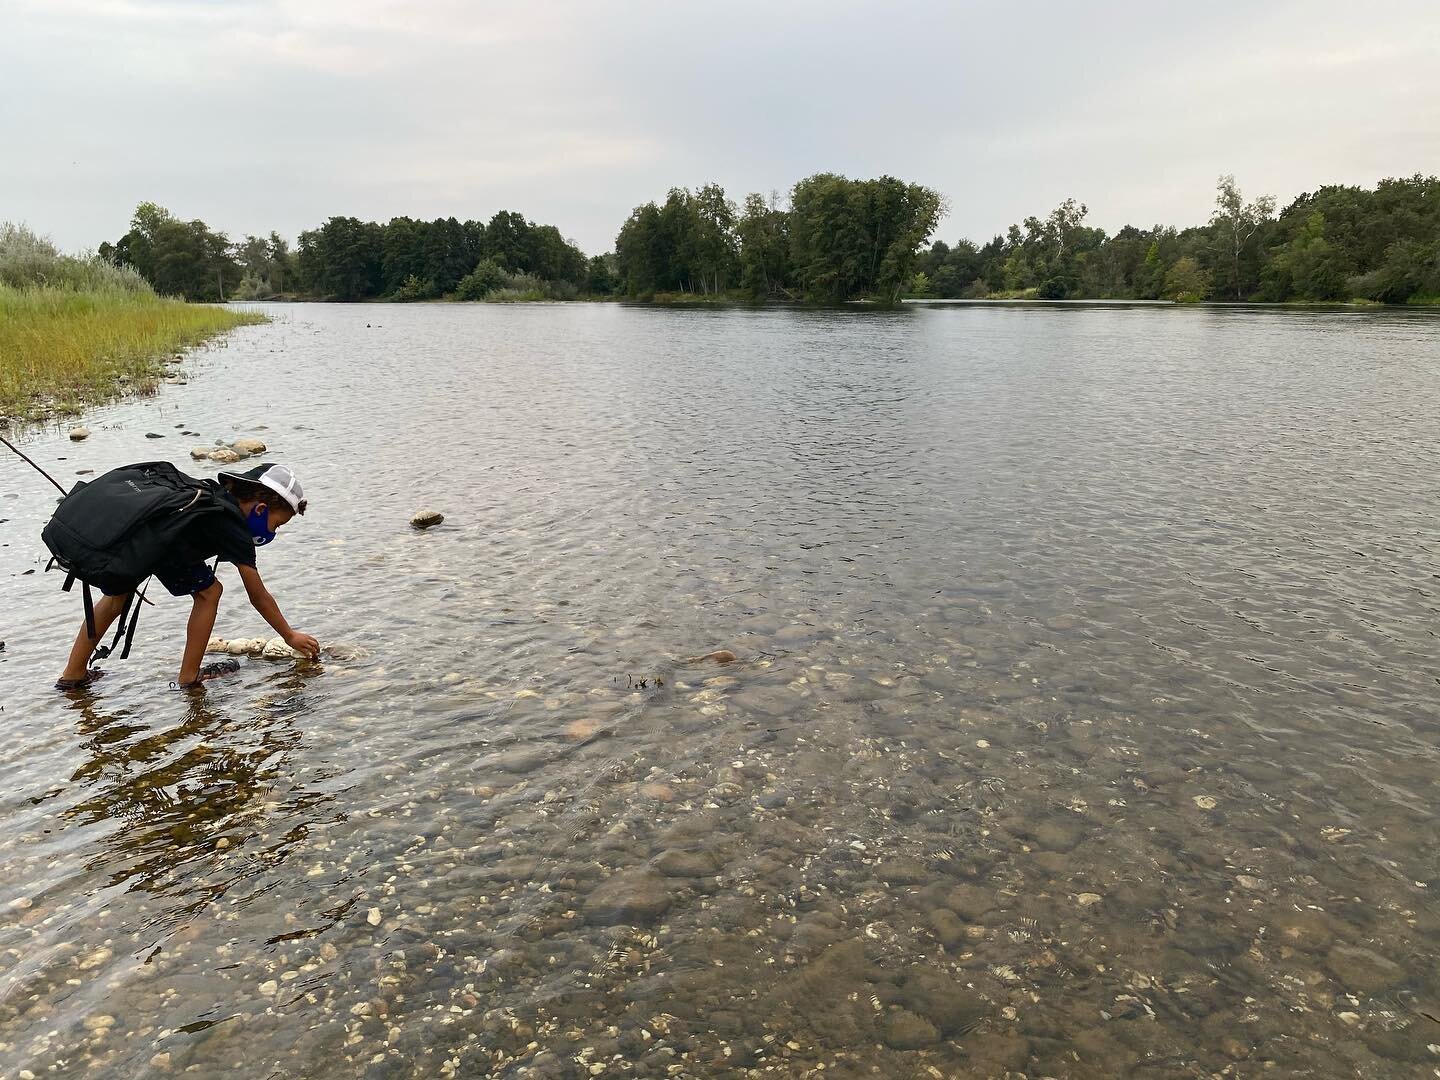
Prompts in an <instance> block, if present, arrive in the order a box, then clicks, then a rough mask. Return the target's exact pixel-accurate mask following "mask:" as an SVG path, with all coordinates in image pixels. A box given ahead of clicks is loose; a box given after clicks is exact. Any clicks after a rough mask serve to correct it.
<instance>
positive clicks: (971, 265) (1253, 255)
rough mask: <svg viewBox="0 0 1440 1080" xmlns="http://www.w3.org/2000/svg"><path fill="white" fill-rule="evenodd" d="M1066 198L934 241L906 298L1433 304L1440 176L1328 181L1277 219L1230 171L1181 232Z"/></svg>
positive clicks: (1438, 275)
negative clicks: (1208, 210)
mask: <svg viewBox="0 0 1440 1080" xmlns="http://www.w3.org/2000/svg"><path fill="white" fill-rule="evenodd" d="M1086 214H1087V209H1086V207H1085V206H1084V205H1083V204H1080V203H1077V202H1075V200H1073V199H1067V200H1066V201H1065V202H1064V203H1062V204H1061V205H1060V206H1059V207H1057V208H1056V209H1054V210H1053V211H1051V212H1050V213H1049V214H1048V215H1047V216H1046V217H1044V218H1037V217H1028V218H1026V219H1025V220H1024V221H1023V222H1022V223H1021V224H1019V225H1012V226H1010V228H1009V229H1008V230H1007V231H1006V233H1005V234H1004V235H1000V236H995V237H994V238H992V239H991V240H990V241H989V243H986V244H984V245H978V244H975V243H973V242H972V241H969V240H961V241H958V242H957V243H955V244H953V245H950V244H946V243H944V242H941V241H937V242H936V243H934V244H932V245H931V246H930V248H929V249H928V250H927V251H925V252H923V253H922V254H921V255H920V256H919V258H918V260H917V273H916V277H915V280H914V281H913V282H912V295H919V296H936V297H954V298H971V299H984V298H987V297H1025V298H1028V297H1035V298H1039V299H1055V300H1059V299H1067V298H1085V299H1118V300H1161V299H1164V300H1178V301H1198V300H1230V301H1237V300H1258V301H1265V302H1284V301H1349V300H1371V301H1376V302H1379V303H1386V304H1403V303H1406V302H1420V301H1430V302H1440V179H1437V178H1436V177H1434V176H1428V177H1427V176H1421V175H1416V176H1412V177H1405V178H1395V179H1386V180H1381V181H1380V182H1379V183H1378V184H1376V186H1375V187H1374V188H1373V189H1369V188H1364V187H1353V186H1343V185H1331V186H1327V187H1322V188H1319V189H1318V190H1316V191H1314V192H1307V193H1305V194H1303V195H1300V196H1299V197H1298V198H1296V199H1294V200H1293V201H1292V202H1291V203H1290V204H1289V205H1288V206H1286V207H1285V208H1284V209H1283V210H1281V211H1280V212H1279V213H1278V214H1276V212H1275V200H1274V199H1273V198H1272V197H1270V196H1268V195H1266V196H1260V197H1258V198H1255V199H1252V200H1249V201H1247V200H1246V199H1245V197H1244V195H1243V193H1242V192H1241V191H1240V189H1239V188H1238V187H1237V186H1236V183H1235V179H1234V177H1232V176H1222V177H1220V180H1219V182H1218V184H1217V189H1216V197H1215V209H1214V212H1213V213H1212V214H1211V215H1210V219H1209V221H1207V222H1206V223H1205V224H1204V225H1196V226H1192V227H1190V228H1186V229H1175V228H1173V227H1170V226H1166V225H1155V226H1152V227H1150V228H1137V227H1135V226H1133V225H1127V226H1125V227H1124V228H1123V229H1120V230H1119V231H1118V232H1116V233H1115V234H1114V235H1113V236H1110V235H1107V234H1106V233H1105V231H1104V230H1103V229H1097V228H1092V227H1090V226H1087V225H1086V224H1085V217H1086Z"/></svg>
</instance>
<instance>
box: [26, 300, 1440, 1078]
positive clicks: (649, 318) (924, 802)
mask: <svg viewBox="0 0 1440 1080" xmlns="http://www.w3.org/2000/svg"><path fill="white" fill-rule="evenodd" d="M274 310H276V311H277V312H278V313H279V315H280V318H279V319H278V321H277V322H276V323H274V324H272V325H270V326H267V327H259V328H251V329H246V330H242V331H240V332H238V333H237V334H236V335H234V336H233V337H232V338H231V340H230V343H229V344H228V346H227V347H224V348H215V349H210V350H207V351H205V352H203V353H201V354H200V356H199V357H198V358H197V359H195V360H194V361H192V367H193V368H194V371H193V373H192V378H191V379H190V382H189V383H188V384H187V385H185V386H172V387H169V388H167V389H166V391H165V393H163V394H162V395H159V396H158V397H156V398H153V399H147V400H142V401H133V402H126V403H121V404H118V405H115V406H111V407H108V408H106V409H104V410H100V411H99V412H97V413H96V414H95V415H94V416H93V417H91V418H90V419H89V421H88V422H89V426H90V427H91V428H92V430H93V434H92V437H91V438H90V439H89V440H87V441H86V442H85V443H84V444H71V443H69V441H68V440H66V439H65V437H64V432H63V431H54V432H39V433H36V434H35V436H34V437H33V438H31V439H29V440H28V444H27V450H28V451H30V452H32V453H33V454H35V455H36V456H37V457H38V458H39V459H40V460H41V461H42V463H45V464H47V465H50V464H56V463H58V465H59V467H60V468H62V469H63V468H65V467H66V466H72V467H74V468H95V469H99V468H105V467H109V466H111V465H115V464H119V463H122V462H125V461H130V460H140V459H144V458H152V457H154V456H155V454H156V453H157V452H160V453H163V451H157V450H156V449H155V447H156V446H165V445H167V444H163V443H159V442H158V441H151V442H148V443H147V442H146V441H145V439H144V435H145V433H146V432H147V431H163V430H167V426H166V425H167V423H168V426H169V427H173V426H174V425H176V424H183V425H185V427H186V429H187V430H196V431H200V432H202V435H203V437H204V438H205V439H206V440H207V441H208V440H209V439H211V438H218V437H222V436H223V437H227V438H229V437H232V436H236V435H241V434H247V433H251V432H253V431H255V430H258V429H259V428H260V426H261V425H263V426H264V429H265V438H266V442H267V443H269V444H270V446H271V447H272V448H273V453H274V457H275V458H276V459H278V460H286V461H289V462H291V463H293V464H295V465H296V467H297V468H298V469H299V470H300V471H301V474H302V475H303V476H304V477H305V480H306V483H307V490H308V491H313V492H314V493H315V495H314V499H313V503H312V510H311V512H310V513H309V514H308V515H307V516H306V519H305V520H304V521H303V522H300V523H297V525H296V526H295V527H294V528H291V529H287V530H286V534H283V535H282V541H283V542H282V543H280V544H278V545H276V546H275V547H273V548H269V549H267V551H266V552H265V553H264V558H263V568H264V570H265V573H266V578H267V581H269V582H270V583H271V584H272V587H273V589H274V591H275V592H276V594H277V596H279V598H280V600H281V602H282V604H283V605H284V607H285V610H286V611H287V613H290V614H291V617H292V619H293V620H294V621H295V622H296V623H297V624H298V625H300V626H302V627H304V628H305V629H307V630H310V631H312V632H314V633H316V634H317V635H318V636H320V637H321V638H322V640H326V641H335V642H342V643H345V644H347V645H350V646H351V647H352V648H351V651H349V652H348V653H347V654H346V656H345V657H343V658H339V657H337V658H329V659H326V660H324V661H323V662H322V663H320V664H315V665H276V664H271V663H267V662H261V661H255V662H251V663H249V664H247V665H246V666H245V668H244V669H243V670H242V672H241V673H240V674H239V675H238V676H236V677H235V678H233V679H231V680H228V681H226V682H224V683H222V684H217V685H215V686H214V687H213V688H212V689H211V690H209V691H208V692H207V693H206V694H205V696H204V698H203V699H202V700H196V699H193V698H191V697H188V696H186V695H180V694H167V693H165V692H163V691H162V689H161V688H162V687H163V685H164V682H165V680H166V679H168V678H170V677H171V665H172V664H173V663H174V655H173V654H174V651H175V642H176V638H177V635H178V634H179V633H180V632H181V630H182V627H183V620H184V610H183V607H182V606H181V605H180V604H178V603H169V602H162V603H160V604H158V605H157V606H156V608H154V609H147V613H146V616H145V619H144V620H142V624H141V631H140V640H139V643H138V645H137V652H136V656H135V658H133V659H132V660H130V661H128V662H127V663H126V664H121V665H111V667H112V669H114V671H115V673H114V674H112V675H111V677H110V678H107V679H106V680H105V681H104V682H103V683H101V684H100V685H99V686H98V687H97V688H96V689H95V691H94V692H93V693H92V694H86V695H79V696H76V697H73V698H68V699H67V698H64V697H57V696H55V695H52V694H51V693H50V692H48V691H46V690H45V689H44V687H45V686H46V685H47V683H48V680H49V679H51V678H53V675H54V671H53V668H54V667H55V665H56V664H57V663H58V661H59V658H60V656H61V654H62V653H63V650H64V646H65V642H66V641H67V639H68V637H69V635H70V634H72V633H73V630H74V626H73V624H74V623H75V622H76V620H77V615H76V612H75V611H74V610H72V609H73V607H74V604H73V601H71V600H70V599H69V598H67V597H64V596H63V595H62V594H60V593H59V592H58V590H56V589H54V588H53V587H52V584H51V583H50V582H48V581H47V580H46V579H44V578H43V577H41V576H40V575H38V574H35V575H29V576H22V575H24V572H25V571H26V570H29V569H32V568H35V569H38V568H41V567H42V566H43V562H42V561H41V559H40V551H39V550H38V545H37V543H36V541H35V535H36V534H37V533H38V529H39V525H40V524H41V522H42V521H43V519H44V516H45V514H46V513H47V512H48V509H49V507H50V506H51V505H53V504H52V503H51V502H50V499H49V497H48V496H47V495H46V494H45V493H44V491H43V490H41V489H40V488H39V487H38V486H32V485H30V484H29V478H28V477H26V476H24V475H23V474H19V473H18V472H17V473H15V474H14V475H15V476H16V477H18V479H17V480H16V483H15V487H16V489H17V493H18V496H19V497H18V498H15V499H7V500H6V502H5V503H4V507H5V514H6V517H7V520H6V521H5V522H4V523H0V530H3V537H0V541H3V543H4V544H5V545H6V546H4V547H3V548H0V568H3V569H4V571H5V577H6V580H7V584H6V586H5V589H6V592H5V598H6V601H7V610H22V608H21V607H19V606H12V605H23V610H24V612H25V618H24V620H23V622H20V623H17V624H15V625H14V627H13V629H9V628H7V630H6V634H5V636H6V637H7V639H8V640H7V648H6V651H5V652H4V653H3V654H0V663H3V670H4V672H5V676H6V678H5V688H6V700H5V701H4V702H3V703H0V704H3V705H4V706H5V711H4V715H5V716H6V717H7V718H8V720H7V722H8V725H9V730H8V735H9V737H8V738H7V739H6V740H5V742H4V744H3V746H0V768H3V770H4V771H5V774H6V777H7V781H8V782H7V783H6V784H5V785H3V788H4V791H3V792H0V822H3V825H4V828H3V829H0V869H3V871H4V872H3V875H0V880H3V881H4V882H5V884H4V885H3V886H0V905H3V910H4V912H5V916H6V917H5V918H4V919H0V957H3V958H4V960H3V964H0V1071H4V1072H5V1073H6V1075H10V1074H11V1073H12V1072H13V1073H16V1074H19V1073H20V1071H21V1070H22V1069H23V1070H29V1071H31V1072H33V1073H34V1074H35V1075H37V1076H39V1075H80V1074H82V1073H83V1074H85V1075H96V1076H102V1075H113V1076H130V1075H140V1074H142V1073H145V1074H152V1073H153V1074H155V1075H165V1074H169V1073H181V1072H183V1071H185V1070H187V1069H188V1070H193V1071H194V1072H196V1073H198V1074H202V1075H208V1074H211V1073H218V1072H220V1071H221V1070H227V1071H234V1070H235V1069H237V1068H238V1069H240V1070H241V1071H242V1072H247V1073H249V1072H259V1071H261V1070H263V1071H265V1072H266V1074H267V1075H280V1076H297V1077H298V1076H306V1077H326V1076H335V1077H341V1076H346V1077H348V1076H356V1075H363V1076H367V1077H382V1076H433V1075H437V1074H443V1075H461V1076H467V1075H495V1076H507V1075H515V1076H520V1075H534V1076H556V1077H563V1076H571V1075H581V1074H586V1075H589V1074H595V1075H601V1074H605V1075H608V1074H611V1073H617V1074H619V1073H625V1072H628V1073H631V1074H635V1075H653V1076H662V1075H702V1076H703V1075H731V1074H738V1073H739V1072H740V1071H741V1070H745V1069H758V1070H765V1069H774V1070H776V1071H779V1072H781V1073H794V1074H799V1073H802V1072H805V1071H806V1070H808V1069H810V1068H813V1067H814V1066H816V1065H818V1064H821V1063H823V1064H825V1065H826V1067H827V1068H826V1072H827V1073H831V1072H833V1073H836V1074H838V1075H842V1076H845V1075H857V1076H858V1075H871V1074H872V1070H873V1069H878V1070H879V1071H880V1072H881V1073H882V1074H885V1075H900V1074H901V1073H904V1074H907V1075H908V1074H909V1073H911V1072H914V1073H915V1074H917V1075H921V1074H926V1073H927V1070H929V1071H933V1072H935V1073H936V1074H939V1075H956V1074H968V1075H999V1074H1002V1073H1003V1072H1004V1071H1005V1070H1006V1069H1010V1070H1014V1071H1017V1072H1025V1073H1033V1074H1035V1075H1042V1074H1052V1073H1053V1074H1056V1075H1080V1074H1081V1073H1082V1072H1083V1074H1085V1075H1124V1074H1127V1073H1128V1071H1129V1070H1131V1069H1133V1068H1144V1069H1161V1070H1166V1069H1168V1070H1173V1071H1177V1072H1180V1073H1184V1074H1186V1075H1188V1074H1190V1073H1192V1072H1206V1073H1219V1072H1223V1071H1225V1070H1226V1069H1230V1070H1231V1071H1232V1072H1234V1071H1236V1070H1239V1071H1242V1072H1248V1071H1253V1070H1259V1069H1263V1068H1267V1067H1268V1068H1271V1069H1273V1070H1275V1071H1277V1072H1278V1073H1280V1074H1286V1075H1291V1074H1299V1073H1307V1074H1309V1075H1317V1076H1349V1075H1358V1076H1372V1075H1373V1076H1378V1075H1387V1076H1388V1075H1403V1074H1406V1073H1407V1072H1409V1071H1412V1070H1418V1069H1421V1068H1423V1067H1424V1066H1433V1065H1435V1064H1436V1062H1437V1060H1440V1059H1437V1058H1436V1057H1435V1053H1434V1051H1432V1050H1431V1049H1430V1046H1431V1045H1432V1044H1433V1043H1435V1042H1436V1034H1437V1032H1440V1027H1437V1024H1440V1019H1437V1018H1440V1004H1437V996H1440V994H1437V992H1440V987H1437V985H1436V981H1435V974H1434V973H1435V972H1436V971H1437V970H1440V965H1437V962H1436V960H1437V957H1436V955H1435V942H1436V941H1437V940H1440V918H1437V910H1436V904H1435V901H1434V895H1435V890H1436V889H1437V888H1440V878H1437V875H1436V871H1435V867H1436V865H1437V855H1440V842H1437V840H1436V830H1435V804H1434V796H1433V790H1432V789H1433V783H1434V781H1433V778H1434V775H1435V767H1436V763H1437V762H1436V750H1435V733H1436V730H1437V724H1436V720H1435V715H1434V710H1433V708H1431V707H1430V702H1431V700H1432V699H1433V686H1434V683H1433V678H1434V676H1433V674H1432V672H1433V664H1432V663H1431V658H1432V657H1433V635H1432V633H1431V626H1432V624H1433V622H1434V615H1435V606H1436V605H1435V600H1434V595H1433V593H1434V590H1433V588H1432V586H1433V578H1432V565H1431V563H1432V560H1431V557H1430V556H1431V551H1430V546H1431V545H1430V540H1429V535H1430V534H1429V525H1430V521H1429V518H1430V515H1429V513H1428V511H1429V506H1430V498H1429V494H1430V493H1429V490H1428V485H1429V479H1428V478H1429V477H1430V476H1432V475H1433V474H1434V464H1435V462H1434V461H1433V460H1431V459H1433V458H1434V456H1435V453H1434V451H1433V450H1432V449H1430V448H1432V447H1434V446H1437V445H1440V441H1437V439H1436V435H1437V434H1440V432H1437V431H1436V430H1435V428H1436V424H1437V423H1440V422H1437V421H1436V419H1435V417H1436V416H1437V415H1440V410H1437V408H1436V405H1437V398H1440V386H1437V382H1436V379H1435V376H1434V375H1433V373H1432V371H1431V370H1430V369H1431V367H1432V365H1430V364H1429V363H1428V359H1429V357H1430V356H1432V355H1433V352H1434V346H1435V340H1436V339H1435V329H1434V327H1435V325H1436V324H1435V322H1434V320H1433V319H1427V318H1422V317H1413V318H1407V317H1403V316H1400V317H1395V316H1385V317H1380V316H1376V317H1362V316H1321V315H1314V314H1307V313H1277V312H1240V311H1234V312H1228V311H1227V312H1211V311H1195V310H1183V311H1182V310H1175V311H1166V310H1155V309H1145V310H1130V311H1126V310H1098V309H1090V310H1085V311H1069V310H1050V309H1046V310H1013V309H985V310H978V309H965V310H943V311H911V312H902V313H898V314H885V315H881V314H864V313H848V312H847V313H825V312H782V311H766V312H747V311H731V312H680V311H651V310H646V309H631V308H620V307H612V306H599V305H579V306H569V307H566V306H559V307H556V306H544V307H510V308H497V307H488V306H482V307H435V306H425V305H418V306H414V307H401V308H387V309H385V311H384V314H383V318H381V319H379V322H380V323H381V324H382V325H379V326H370V327H367V326H366V325H365V324H366V323H367V321H368V322H372V323H374V322H376V317H375V313H376V311H377V310H379V309H376V308H374V307H373V306H371V307H367V308H365V309H363V311H362V309H359V308H351V307H329V306H325V305H309V306H303V307H295V308H286V307H276V308H275V309H274ZM297 383H298V384H300V385H306V386H310V387H312V388H313V390H314V392H313V393H312V394H309V395H308V396H307V397H305V398H303V399H302V398H294V399H287V400H286V401H285V402H269V401H266V400H257V399H256V398H255V396H254V393H253V387H254V386H255V385H257V384H264V385H282V384H285V385H290V384H297ZM377 435H378V436H379V437H378V438H377ZM188 445H189V444H188V443H185V444H184V445H181V444H180V443H178V442H177V445H176V446H175V447H174V448H171V449H173V451H174V454H176V455H182V456H183V455H184V453H185V450H186V449H187V447H188ZM357 451H358V452H357ZM77 455H78V457H77ZM62 458H63V459H65V460H63V461H61V460H60V459H62ZM12 464H13V463H12ZM5 467H6V468H9V467H10V466H8V465H7V466H5ZM184 467H187V468H190V469H192V470H204V469H206V468H207V466H204V465H193V464H191V463H189V462H188V460H186V461H185V462H184ZM422 505H424V506H434V507H435V508H436V509H437V510H440V511H442V512H443V513H444V514H445V522H444V524H443V525H442V526H439V527H436V528H435V529H433V530H430V531H427V532H424V533H421V532H416V531H414V530H411V529H410V528H409V527H408V525H407V522H408V520H409V517H410V515H411V514H412V513H413V512H414V511H415V510H416V509H418V508H419V507H420V506H422ZM238 596H239V593H238V591H236V590H232V591H231V598H232V599H238ZM12 598H13V599H12ZM260 629H261V627H259V625H258V623H257V621H256V620H255V619H254V618H253V616H250V615H247V614H246V612H245V610H244V606H243V604H240V603H238V602H236V603H232V602H231V601H230V600H227V602H226V604H225V606H224V607H223V609H222V615H221V621H220V625H219V626H218V627H217V632H220V633H222V634H223V635H235V636H240V635H249V636H253V634H254V633H257V632H259V631H260ZM721 648H723V649H729V650H732V651H733V652H734V653H736V654H737V657H738V659H737V661H736V662H734V663H731V664H725V665H723V666H722V665H717V664H714V663H711V662H695V661H693V660H692V659H691V658H695V657H700V656H703V655H705V654H706V653H708V652H710V651H712V650H715V649H721ZM1237 1063H1239V1064H1237ZM527 1070H528V1071H527ZM1077 1070H1079V1071H1077Z"/></svg>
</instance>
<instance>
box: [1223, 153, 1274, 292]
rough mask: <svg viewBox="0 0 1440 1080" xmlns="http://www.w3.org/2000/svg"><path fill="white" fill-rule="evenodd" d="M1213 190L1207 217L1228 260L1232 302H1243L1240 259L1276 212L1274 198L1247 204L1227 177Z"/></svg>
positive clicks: (1244, 278) (1242, 277) (1260, 197)
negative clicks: (1212, 204)
mask: <svg viewBox="0 0 1440 1080" xmlns="http://www.w3.org/2000/svg"><path fill="white" fill-rule="evenodd" d="M1215 188H1216V194H1215V210H1214V212H1213V213H1212V214H1211V215H1210V222H1211V224H1212V225H1213V226H1214V227H1215V230H1216V232H1217V234H1218V235H1219V237H1220V240H1221V243H1222V245H1223V247H1224V250H1225V252H1226V255H1227V257H1228V260H1229V266H1230V281H1229V283H1228V284H1229V285H1230V287H1232V288H1233V289H1234V291H1235V299H1236V300H1242V299H1244V295H1245V285H1246V282H1247V276H1246V275H1244V274H1243V273H1242V271H1241V265H1240V260H1241V255H1242V254H1243V253H1244V252H1245V249H1246V244H1247V243H1248V242H1249V240H1250V238H1251V237H1252V236H1254V235H1255V232H1256V230H1258V229H1259V228H1260V227H1261V226H1262V225H1264V224H1265V222H1266V221H1267V220H1269V218H1270V215H1271V214H1273V213H1274V212H1275V198H1274V196H1272V195H1261V196H1259V197H1257V198H1256V199H1255V200H1254V201H1253V202H1248V203H1247V202H1246V201H1245V197H1244V196H1243V195H1242V194H1241V193H1240V189H1239V188H1238V187H1236V186H1235V177H1234V176H1232V175H1229V174H1226V175H1224V176H1221V177H1220V179H1219V180H1218V181H1217V182H1216V185H1215Z"/></svg>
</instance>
